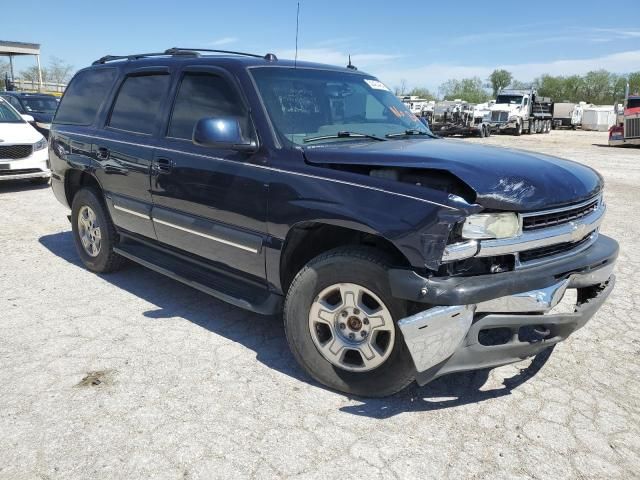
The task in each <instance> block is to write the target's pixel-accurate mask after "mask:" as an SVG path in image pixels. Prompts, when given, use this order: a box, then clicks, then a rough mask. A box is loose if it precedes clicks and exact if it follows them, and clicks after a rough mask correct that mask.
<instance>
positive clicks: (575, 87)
mask: <svg viewBox="0 0 640 480" xmlns="http://www.w3.org/2000/svg"><path fill="white" fill-rule="evenodd" d="M583 90H584V79H583V78H582V77H581V76H580V75H570V76H568V77H565V79H564V89H563V95H562V97H563V98H564V99H566V100H569V101H570V102H576V103H577V102H582V101H585V100H584V97H583ZM553 100H555V99H553Z"/></svg>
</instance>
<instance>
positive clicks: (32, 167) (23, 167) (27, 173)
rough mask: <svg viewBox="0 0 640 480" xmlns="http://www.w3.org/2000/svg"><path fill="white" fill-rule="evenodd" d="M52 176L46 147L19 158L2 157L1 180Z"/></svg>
mask: <svg viewBox="0 0 640 480" xmlns="http://www.w3.org/2000/svg"><path fill="white" fill-rule="evenodd" d="M50 176H51V170H50V169H49V153H48V151H47V149H46V148H45V149H42V150H37V151H35V152H33V153H32V154H31V155H29V156H28V157H26V158H20V159H17V160H13V159H1V158H0V182H2V181H3V180H7V181H8V180H26V179H31V178H49V177H50Z"/></svg>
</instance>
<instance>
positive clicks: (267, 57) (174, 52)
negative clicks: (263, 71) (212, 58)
mask: <svg viewBox="0 0 640 480" xmlns="http://www.w3.org/2000/svg"><path fill="white" fill-rule="evenodd" d="M187 52H192V53H197V52H209V53H227V54H230V55H243V56H245V57H254V58H263V59H265V60H268V61H270V62H271V61H275V60H278V58H277V57H276V56H275V55H274V54H273V53H267V54H266V55H258V54H257V53H247V52H236V51H234V50H214V49H211V48H182V47H173V48H170V49H168V50H167V51H166V53H167V55H181V54H182V55H184V54H186V53H187Z"/></svg>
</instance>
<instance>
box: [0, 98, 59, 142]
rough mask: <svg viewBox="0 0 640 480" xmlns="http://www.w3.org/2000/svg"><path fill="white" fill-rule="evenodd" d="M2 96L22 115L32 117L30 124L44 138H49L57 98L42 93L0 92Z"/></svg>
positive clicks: (56, 106)
mask: <svg viewBox="0 0 640 480" xmlns="http://www.w3.org/2000/svg"><path fill="white" fill-rule="evenodd" d="M0 97H2V98H4V99H5V100H6V101H7V102H9V103H10V104H11V106H12V107H13V108H15V109H16V110H17V111H18V112H19V113H20V114H22V115H29V116H31V117H32V118H33V120H32V121H30V122H29V123H31V125H32V126H33V128H35V129H36V130H38V131H39V132H40V133H41V134H42V135H43V136H44V137H45V138H49V129H50V128H51V120H52V119H53V115H54V114H55V113H56V109H57V108H58V98H57V97H55V96H53V95H47V94H44V93H26V92H0Z"/></svg>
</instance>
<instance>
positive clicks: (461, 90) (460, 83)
mask: <svg viewBox="0 0 640 480" xmlns="http://www.w3.org/2000/svg"><path fill="white" fill-rule="evenodd" d="M438 91H439V93H440V95H441V96H442V98H443V99H445V100H455V99H458V98H459V99H462V100H465V101H467V102H470V103H483V102H486V101H487V100H488V99H489V95H488V93H487V91H486V90H485V89H484V87H483V84H482V80H480V79H479V78H478V77H473V78H463V79H461V80H456V79H455V78H452V79H450V80H447V81H446V82H444V83H443V84H442V85H440V88H438Z"/></svg>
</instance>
